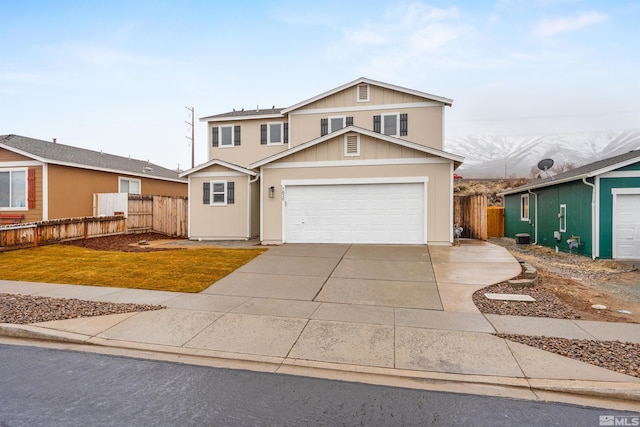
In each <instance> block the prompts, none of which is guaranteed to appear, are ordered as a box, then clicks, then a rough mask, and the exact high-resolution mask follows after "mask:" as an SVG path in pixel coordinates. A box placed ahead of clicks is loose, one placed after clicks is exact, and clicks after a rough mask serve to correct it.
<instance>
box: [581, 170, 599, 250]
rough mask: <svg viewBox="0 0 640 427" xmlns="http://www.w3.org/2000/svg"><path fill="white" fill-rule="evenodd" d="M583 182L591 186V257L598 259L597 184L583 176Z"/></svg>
mask: <svg viewBox="0 0 640 427" xmlns="http://www.w3.org/2000/svg"><path fill="white" fill-rule="evenodd" d="M582 183H583V184H585V185H588V186H589V187H591V258H592V259H596V233H597V230H596V185H595V184H592V183H590V182H589V181H587V177H586V176H585V177H584V178H582Z"/></svg>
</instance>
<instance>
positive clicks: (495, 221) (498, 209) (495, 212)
mask: <svg viewBox="0 0 640 427" xmlns="http://www.w3.org/2000/svg"><path fill="white" fill-rule="evenodd" d="M487 237H504V207H502V206H487Z"/></svg>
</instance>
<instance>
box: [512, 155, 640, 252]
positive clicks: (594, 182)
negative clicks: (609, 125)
mask: <svg viewBox="0 0 640 427" xmlns="http://www.w3.org/2000/svg"><path fill="white" fill-rule="evenodd" d="M501 194H502V195H503V196H504V206H505V236H507V237H516V235H522V234H528V235H529V238H530V241H531V243H535V244H539V245H543V246H548V247H550V248H558V250H560V251H563V252H572V253H579V254H582V255H586V256H590V257H592V258H594V259H595V258H606V259H611V258H614V259H629V260H637V259H640V150H634V151H630V152H628V153H625V154H621V155H618V156H614V157H610V158H608V159H604V160H600V161H597V162H594V163H591V164H588V165H584V166H581V167H579V168H576V169H572V170H570V171H568V172H565V173H561V174H558V175H555V176H554V177H553V178H545V179H541V180H537V181H534V182H532V183H530V184H527V185H523V186H522V187H517V188H513V189H511V190H509V191H505V192H504V193H501ZM525 239H526V236H524V238H523V236H520V240H525Z"/></svg>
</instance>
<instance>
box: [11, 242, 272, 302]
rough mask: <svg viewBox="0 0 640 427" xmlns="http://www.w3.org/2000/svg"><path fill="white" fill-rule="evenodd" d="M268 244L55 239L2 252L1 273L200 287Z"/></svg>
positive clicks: (115, 284)
mask: <svg viewBox="0 0 640 427" xmlns="http://www.w3.org/2000/svg"><path fill="white" fill-rule="evenodd" d="M266 250H267V249H263V248H260V249H227V248H201V249H191V250H169V251H156V252H142V253H135V252H120V251H96V250H92V249H86V248H79V247H74V246H66V245H51V246H43V247H39V248H33V249H22V250H15V251H9V252H2V253H0V265H1V266H2V268H1V269H0V279H2V280H18V281H26V282H46V283H60V284H72V285H91V286H112V287H118V288H135V289H151V290H158V291H174V292H200V291H202V290H204V289H206V288H207V287H209V286H211V284H212V283H214V282H216V281H218V280H220V279H221V278H223V277H224V276H226V275H228V274H229V273H231V272H232V271H234V270H236V269H237V268H239V267H241V266H243V265H244V264H246V263H247V262H249V261H251V260H252V259H253V258H255V257H257V256H258V255H260V254H261V253H263V252H264V251H266Z"/></svg>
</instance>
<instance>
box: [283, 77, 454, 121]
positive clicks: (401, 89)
mask: <svg viewBox="0 0 640 427" xmlns="http://www.w3.org/2000/svg"><path fill="white" fill-rule="evenodd" d="M360 83H367V84H370V85H374V86H380V87H383V88H386V89H391V90H395V91H398V92H404V93H408V94H411V95H416V96H419V97H422V98H427V99H431V100H433V101H437V102H441V103H443V104H446V105H448V106H451V105H452V104H453V100H452V99H449V98H444V97H442V96H436V95H432V94H430V93H426V92H420V91H418V90H413V89H408V88H405V87H401V86H396V85H392V84H389V83H384V82H380V81H377V80H372V79H368V78H366V77H360V78H359V79H356V80H354V81H352V82H349V83H346V84H343V85H342V86H338V87H336V88H334V89H331V90H328V91H326V92H323V93H321V94H319V95H316V96H314V97H312V98H309V99H306V100H304V101H302V102H299V103H297V104H295V105H292V106H291V107H288V108H285V109H284V110H282V114H286V113H288V112H290V111H293V110H297V109H298V108H300V107H304V106H305V105H308V104H311V103H312V102H315V101H317V100H319V99H322V98H325V97H327V96H331V95H333V94H334V93H338V92H340V91H342V90H344V89H348V88H350V87H353V86H356V85H359V84H360Z"/></svg>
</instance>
